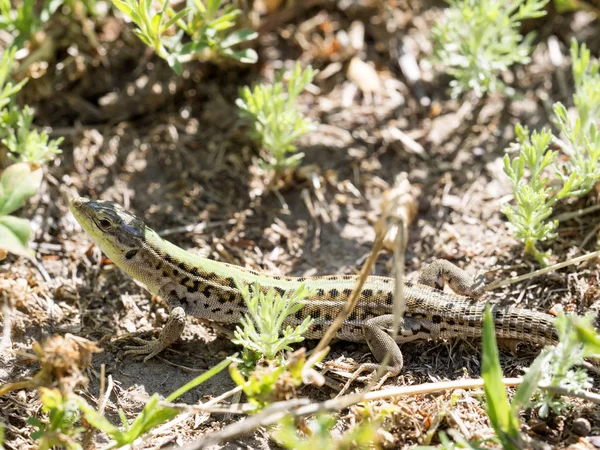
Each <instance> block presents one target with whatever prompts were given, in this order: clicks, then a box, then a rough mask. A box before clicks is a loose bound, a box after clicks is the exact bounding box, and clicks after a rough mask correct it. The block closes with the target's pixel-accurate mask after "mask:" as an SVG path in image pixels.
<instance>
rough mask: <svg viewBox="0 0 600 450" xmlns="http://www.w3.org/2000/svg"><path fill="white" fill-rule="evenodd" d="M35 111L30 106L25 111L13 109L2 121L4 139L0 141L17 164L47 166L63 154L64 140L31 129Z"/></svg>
mask: <svg viewBox="0 0 600 450" xmlns="http://www.w3.org/2000/svg"><path fill="white" fill-rule="evenodd" d="M0 114H1V112H0ZM33 117H34V114H33V111H32V110H31V108H29V106H25V107H24V108H23V109H18V108H11V109H9V110H7V111H6V114H4V115H3V117H0V121H3V123H4V130H3V133H2V132H0V133H2V134H4V137H3V138H2V139H1V140H0V142H2V144H4V145H5V146H6V148H7V149H8V151H9V152H10V153H9V157H10V158H11V159H12V160H13V161H15V162H30V163H35V164H45V163H48V162H50V161H52V160H53V159H54V158H55V157H56V155H59V154H60V153H62V152H61V150H60V148H59V146H60V144H61V143H62V141H63V138H62V137H61V138H58V139H52V140H51V139H50V137H49V136H48V133H46V132H45V131H41V132H40V131H37V130H35V129H31V123H32V122H33Z"/></svg>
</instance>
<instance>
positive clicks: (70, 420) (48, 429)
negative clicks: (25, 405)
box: [28, 387, 83, 450]
mask: <svg viewBox="0 0 600 450" xmlns="http://www.w3.org/2000/svg"><path fill="white" fill-rule="evenodd" d="M40 396H41V400H42V411H43V412H44V413H46V414H48V422H47V423H43V422H42V421H41V420H40V419H38V418H37V417H30V418H29V420H28V423H29V424H30V425H33V426H34V427H35V428H37V430H36V431H34V432H33V433H31V437H32V438H33V439H35V440H37V441H38V445H39V447H38V448H39V449H40V450H50V449H52V448H55V447H63V448H67V449H69V450H81V448H82V447H81V445H80V444H79V443H78V442H77V437H78V436H79V435H80V434H81V433H82V432H83V428H82V427H76V426H75V423H76V422H77V421H78V420H79V418H80V413H79V408H78V402H77V398H78V397H77V396H75V395H68V394H66V395H65V394H62V393H61V392H60V390H59V389H48V388H44V387H42V388H40Z"/></svg>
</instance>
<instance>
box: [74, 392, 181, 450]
mask: <svg viewBox="0 0 600 450" xmlns="http://www.w3.org/2000/svg"><path fill="white" fill-rule="evenodd" d="M76 399H77V405H78V408H79V409H80V410H81V412H83V414H84V416H85V420H87V422H88V423H89V424H90V425H91V426H93V427H94V428H96V429H98V430H102V431H104V432H105V433H106V434H107V435H108V436H110V437H111V438H112V439H113V440H114V442H113V443H112V444H111V445H110V446H109V447H107V448H120V447H124V446H126V445H133V444H134V442H135V441H136V440H137V439H138V438H140V437H141V436H143V435H144V434H146V433H147V432H148V431H150V430H152V429H153V428H155V427H157V426H158V425H160V424H161V423H164V422H166V421H167V420H170V419H172V418H173V417H175V416H176V415H177V414H179V411H178V410H176V409H173V408H167V407H163V406H159V405H158V402H159V401H160V396H159V395H158V394H154V395H153V396H152V397H150V398H149V399H148V401H147V402H146V404H145V405H144V408H143V409H142V411H141V412H140V413H139V414H138V415H137V417H136V418H135V419H134V420H133V422H131V424H129V422H128V420H127V417H126V416H125V413H124V412H123V410H121V409H119V418H120V419H121V426H122V428H123V429H121V428H120V427H117V426H115V425H113V424H112V423H110V422H109V421H108V419H107V418H106V417H104V416H103V415H102V414H100V413H99V412H98V411H96V410H95V409H94V408H92V407H91V406H90V405H88V403H87V402H86V401H85V400H84V399H83V398H81V397H76Z"/></svg>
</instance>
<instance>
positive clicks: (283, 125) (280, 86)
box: [236, 62, 318, 172]
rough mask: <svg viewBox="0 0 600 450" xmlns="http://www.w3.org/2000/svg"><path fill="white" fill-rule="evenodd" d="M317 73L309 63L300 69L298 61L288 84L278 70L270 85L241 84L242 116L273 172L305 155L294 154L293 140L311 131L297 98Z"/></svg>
mask: <svg viewBox="0 0 600 450" xmlns="http://www.w3.org/2000/svg"><path fill="white" fill-rule="evenodd" d="M317 73H318V71H317V70H313V69H312V67H310V66H308V67H307V68H306V69H304V70H302V68H301V66H300V63H299V62H298V63H296V66H295V67H294V70H293V71H292V72H291V73H290V74H289V76H288V79H287V83H286V82H284V81H283V80H284V77H285V72H283V71H281V72H279V73H278V74H277V75H276V77H275V82H274V83H273V84H259V85H257V86H254V88H252V89H251V88H249V87H247V86H246V87H244V88H243V89H242V90H241V92H240V98H238V99H237V101H236V105H237V106H238V107H239V108H240V112H241V116H242V117H243V118H246V119H247V120H248V122H249V123H250V126H251V136H252V137H253V138H254V139H255V140H256V141H257V142H259V144H260V145H261V147H262V149H263V150H264V158H263V159H264V163H265V164H264V165H265V167H267V168H269V169H271V170H274V171H275V172H279V171H282V170H284V169H287V168H291V167H296V166H297V165H298V164H299V163H300V161H301V160H302V158H303V157H304V153H294V152H295V151H296V146H295V145H294V144H293V142H294V141H295V140H296V139H298V138H299V137H300V136H302V135H304V134H306V133H308V132H309V131H311V130H313V129H314V124H313V123H312V122H311V121H310V120H309V119H307V118H305V117H304V115H303V114H302V112H301V111H300V109H299V108H298V105H297V104H296V100H297V98H298V96H299V95H300V94H301V93H302V91H304V89H305V88H306V86H308V84H310V83H311V82H312V80H313V79H314V78H315V76H316V74H317ZM289 153H293V154H292V155H289Z"/></svg>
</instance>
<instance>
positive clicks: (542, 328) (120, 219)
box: [70, 198, 558, 372]
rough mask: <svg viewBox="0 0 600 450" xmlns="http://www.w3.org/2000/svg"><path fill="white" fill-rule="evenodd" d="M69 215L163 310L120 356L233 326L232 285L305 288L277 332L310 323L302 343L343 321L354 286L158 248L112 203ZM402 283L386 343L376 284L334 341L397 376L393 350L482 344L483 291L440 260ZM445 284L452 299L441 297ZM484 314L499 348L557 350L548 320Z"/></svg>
mask: <svg viewBox="0 0 600 450" xmlns="http://www.w3.org/2000/svg"><path fill="white" fill-rule="evenodd" d="M70 209H71V212H72V213H73V215H74V217H75V219H76V220H77V221H78V222H79V224H80V225H81V226H82V228H83V229H84V230H85V231H86V232H87V233H88V234H89V235H90V236H91V238H92V240H93V241H94V242H95V243H96V244H97V245H98V246H99V247H100V249H101V250H102V251H103V252H104V253H105V254H106V256H108V258H110V260H111V261H112V262H113V263H114V264H116V265H117V266H118V267H119V268H121V269H122V270H123V271H124V272H126V273H127V274H128V275H129V276H130V277H132V278H133V279H134V280H136V281H138V282H139V283H141V284H142V285H143V286H144V287H145V288H146V289H147V290H148V291H149V292H150V293H152V294H153V295H158V296H160V297H162V298H163V299H164V300H165V301H166V303H167V304H168V306H169V309H170V312H169V318H168V320H167V323H166V325H165V326H164V327H163V328H162V330H161V331H160V334H159V337H158V339H155V340H153V341H143V340H141V339H139V338H138V339H137V340H138V341H141V342H140V343H141V344H142V345H141V346H134V347H132V346H128V347H126V348H125V350H126V352H125V354H132V355H145V358H144V360H145V361H147V360H149V359H150V358H152V357H154V356H155V355H157V354H158V353H160V352H161V351H162V350H164V349H165V348H167V347H169V346H170V345H171V344H172V343H173V342H175V341H176V340H177V339H178V338H179V337H180V335H181V333H182V332H183V330H184V327H185V321H186V315H191V316H195V317H199V318H201V319H204V320H208V321H209V322H216V323H217V324H233V323H238V322H239V320H240V318H241V317H242V316H243V315H244V314H245V312H246V311H247V307H246V304H245V301H244V299H243V298H242V296H241V294H240V292H239V290H238V288H237V285H236V280H239V282H241V283H244V284H254V283H257V284H258V285H259V286H260V288H261V289H264V290H267V289H274V290H275V291H277V292H278V293H279V294H281V295H284V294H285V293H286V292H290V291H293V290H295V289H297V288H298V287H299V286H300V285H301V284H302V283H304V284H305V285H306V287H307V288H308V289H309V291H310V294H309V296H308V297H307V298H306V299H305V304H304V306H303V307H302V308H301V309H300V310H299V311H298V312H297V313H296V314H294V315H292V316H289V317H288V318H287V319H286V322H284V325H285V326H287V325H292V326H295V325H297V324H299V323H301V322H302V321H303V320H304V319H305V318H306V317H307V316H310V317H312V319H313V321H312V324H311V326H310V328H309V330H308V331H307V333H306V334H305V336H304V337H305V338H307V339H318V338H321V337H322V336H323V334H324V333H325V330H326V329H327V327H328V326H329V325H330V324H331V323H332V322H333V320H334V319H335V318H336V317H337V315H338V314H339V313H340V312H341V311H342V309H343V307H344V304H345V302H346V300H347V298H348V297H349V295H350V293H351V291H352V288H353V285H354V283H355V281H356V275H329V276H319V277H287V276H271V275H267V274H264V273H261V272H258V271H255V270H251V269H246V268H243V267H240V266H236V265H232V264H228V263H223V262H219V261H214V260H211V259H209V258H204V257H201V256H198V255H194V254H192V253H190V252H188V251H186V250H183V249H182V248H180V247H177V246H176V245H174V244H172V243H170V242H169V241H167V240H164V239H162V238H161V237H160V236H159V235H158V234H157V233H156V232H155V231H153V230H152V229H151V228H149V227H148V226H146V225H145V223H144V221H143V220H141V219H139V218H138V217H136V216H135V215H134V214H132V213H130V212H128V211H126V210H125V209H124V208H122V207H121V206H120V205H118V204H117V203H113V202H109V201H101V200H89V199H86V198H74V199H73V200H72V201H71V203H70ZM404 283H405V286H404V296H405V302H406V307H405V312H404V316H403V318H402V320H401V326H400V329H399V332H398V334H397V336H396V337H395V339H394V338H392V336H391V335H390V334H389V332H390V330H391V328H392V324H393V322H394V316H393V315H392V308H393V303H394V292H395V280H394V279H393V278H388V277H383V276H369V277H368V278H367V279H366V281H365V283H364V285H363V288H362V291H361V292H360V296H359V299H358V302H357V304H356V307H355V308H354V310H353V311H352V312H351V314H350V315H349V316H348V317H347V318H346V320H345V321H344V323H343V325H342V326H341V327H340V328H339V329H338V331H337V333H336V336H335V337H336V338H338V339H340V340H345V341H351V342H366V343H367V345H368V346H369V348H370V349H371V352H372V354H373V356H374V357H375V359H376V360H377V361H379V362H381V361H382V359H383V358H384V357H385V355H386V353H387V352H390V358H389V360H388V361H389V362H388V365H389V367H390V369H393V370H394V372H399V371H400V370H401V369H402V366H403V364H404V360H403V356H402V352H401V350H400V347H399V344H403V343H406V342H410V341H414V340H417V339H448V338H478V337H481V335H482V331H483V313H484V310H485V308H486V305H487V304H488V302H485V301H480V300H479V297H480V296H481V295H482V294H483V293H484V291H485V285H484V283H483V282H482V280H481V279H478V280H475V279H474V278H473V277H472V276H471V275H470V274H468V273H467V272H466V271H464V270H462V269H460V268H459V267H458V266H455V265H454V264H452V263H451V262H449V261H447V260H437V261H434V262H432V263H431V264H429V265H427V266H426V267H425V268H424V269H423V270H422V272H421V274H420V276H419V278H418V281H417V282H411V281H404ZM446 283H447V284H448V285H449V286H450V288H451V289H452V290H453V291H454V292H453V293H449V292H446V291H444V290H443V288H444V285H445V284H446ZM489 305H490V308H491V311H492V316H493V319H494V324H495V332H496V336H497V338H498V339H499V340H502V341H503V342H506V343H510V342H512V343H515V342H516V343H518V342H527V343H533V344H536V345H542V346H543V345H552V344H555V343H557V342H558V334H557V331H556V329H555V327H554V317H553V316H551V315H549V314H545V313H542V312H537V311H533V310H529V309H525V308H518V307H515V306H510V305H501V304H499V303H497V302H495V303H489Z"/></svg>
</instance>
